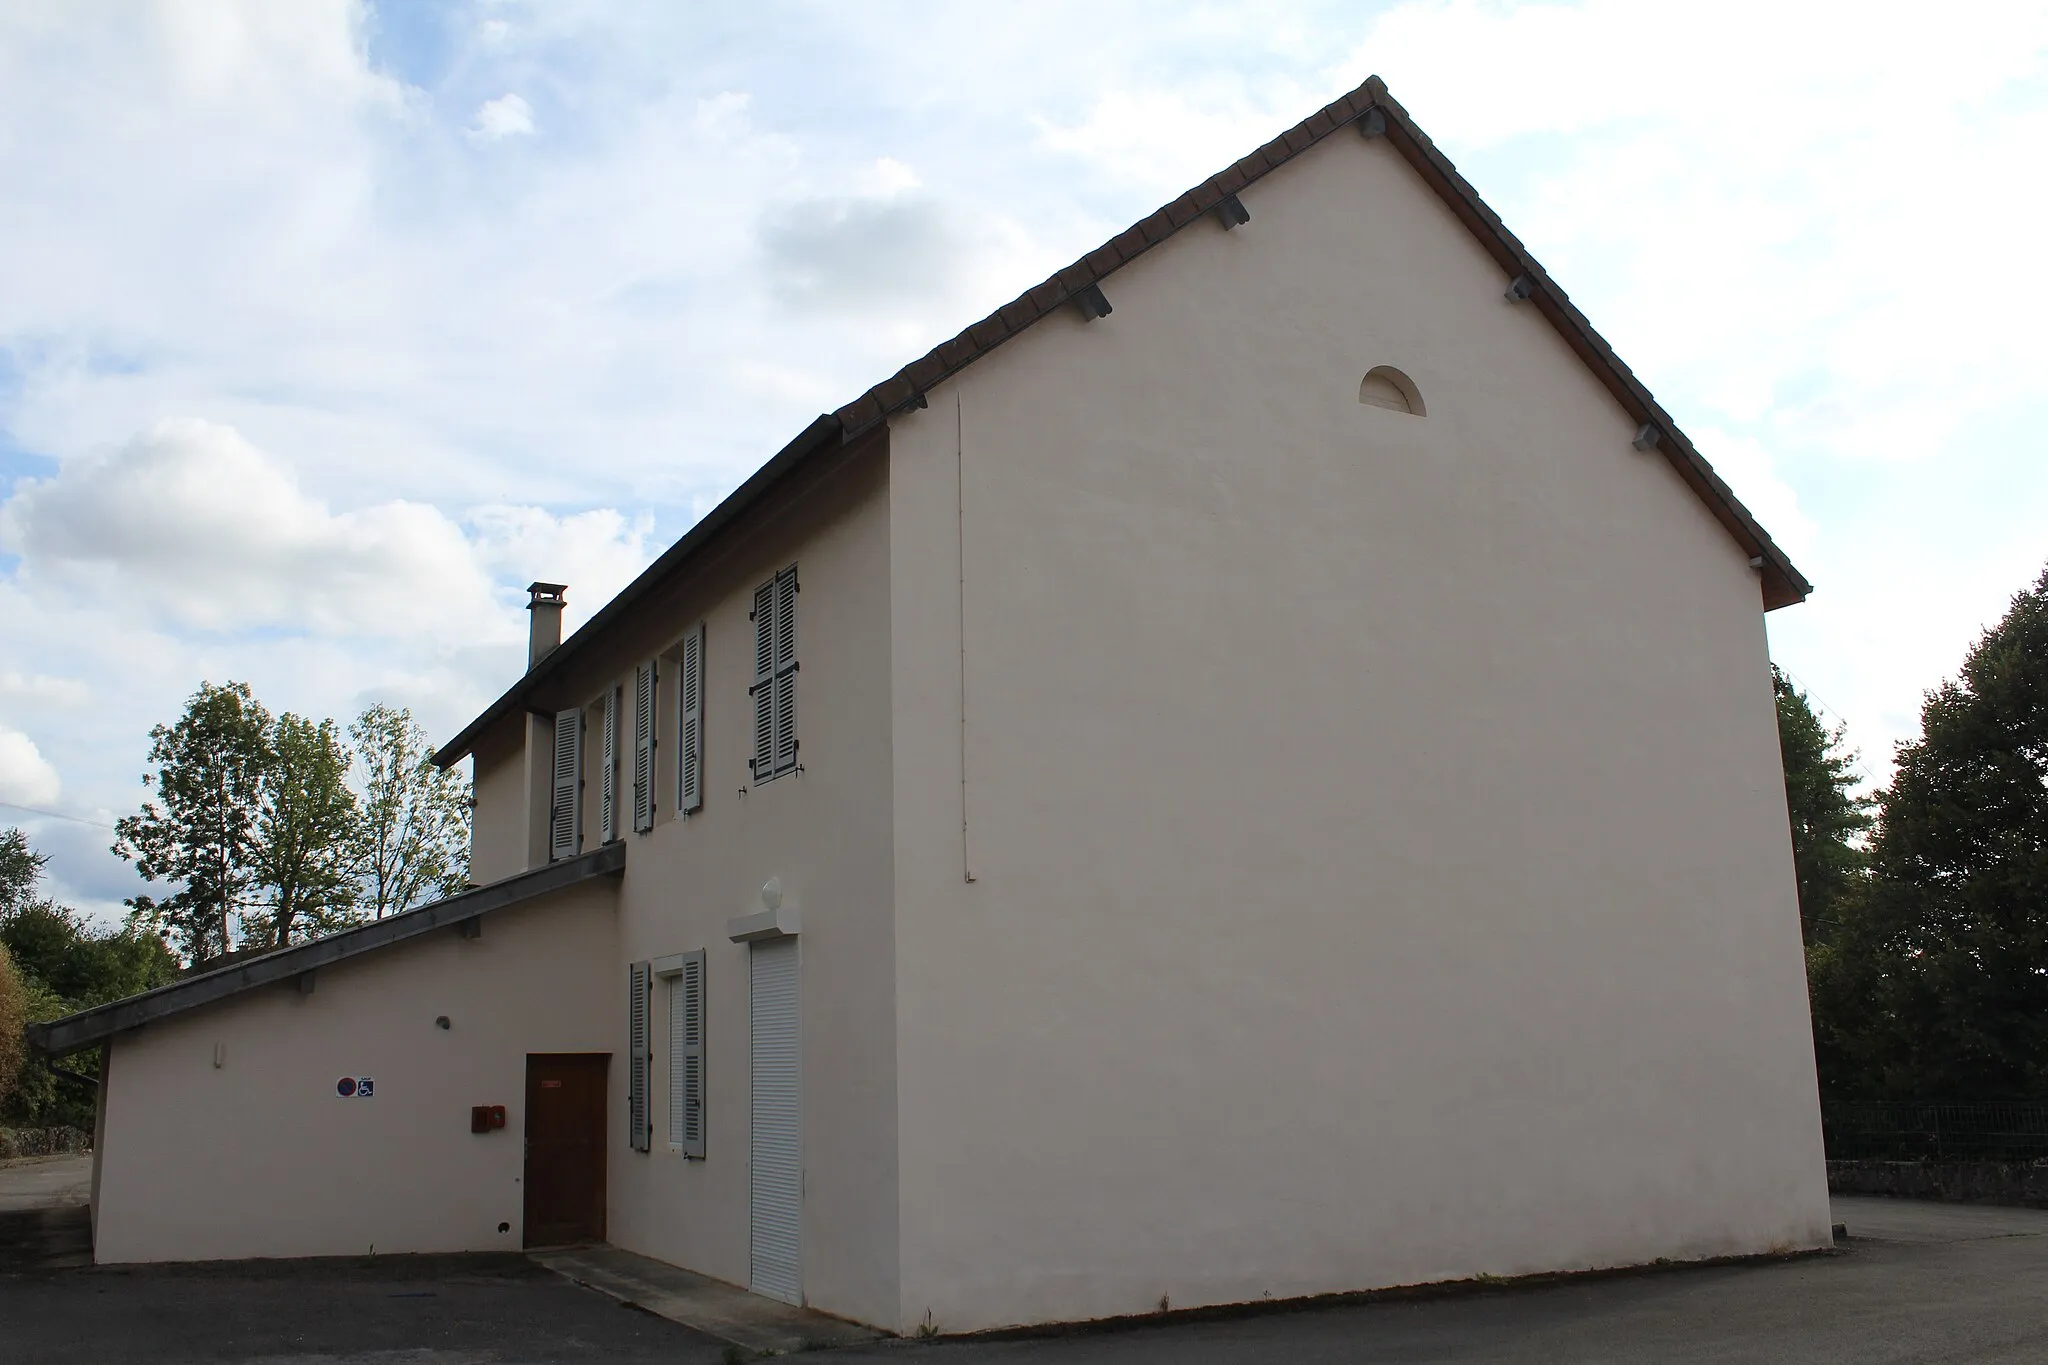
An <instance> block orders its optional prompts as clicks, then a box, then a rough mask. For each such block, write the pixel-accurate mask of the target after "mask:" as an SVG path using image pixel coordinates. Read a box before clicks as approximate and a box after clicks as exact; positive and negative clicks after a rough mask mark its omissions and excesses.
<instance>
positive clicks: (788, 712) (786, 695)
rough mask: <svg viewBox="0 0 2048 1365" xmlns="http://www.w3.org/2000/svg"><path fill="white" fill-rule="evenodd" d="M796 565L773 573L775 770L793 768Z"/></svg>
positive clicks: (794, 739)
mask: <svg viewBox="0 0 2048 1365" xmlns="http://www.w3.org/2000/svg"><path fill="white" fill-rule="evenodd" d="M796 590H797V589H796V565H794V564H792V565H790V566H789V567H788V568H786V569H784V570H783V571H782V572H781V573H779V574H777V575H775V771H776V772H777V773H786V772H789V771H791V770H792V769H794V768H795V767H796Z"/></svg>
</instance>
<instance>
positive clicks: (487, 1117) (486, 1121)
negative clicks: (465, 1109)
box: [469, 1104, 505, 1133]
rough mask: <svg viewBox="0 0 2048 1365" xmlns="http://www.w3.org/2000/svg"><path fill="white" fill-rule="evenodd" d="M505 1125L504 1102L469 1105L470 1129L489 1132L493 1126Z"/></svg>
mask: <svg viewBox="0 0 2048 1365" xmlns="http://www.w3.org/2000/svg"><path fill="white" fill-rule="evenodd" d="M504 1126H505V1106H504V1105H502V1104H472V1105H471V1106H470V1107H469V1131H470V1132H472V1133H488V1132H490V1131H491V1130H492V1129H493V1128H503V1127H504Z"/></svg>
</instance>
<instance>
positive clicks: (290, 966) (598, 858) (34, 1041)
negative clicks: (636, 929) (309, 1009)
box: [28, 843, 626, 1057]
mask: <svg viewBox="0 0 2048 1365" xmlns="http://www.w3.org/2000/svg"><path fill="white" fill-rule="evenodd" d="M625 868H626V846H625V845H624V844H623V843H615V844H606V845H605V846H604V847H603V848H599V849H595V850H593V851H591V852H589V853H585V854H583V855H582V856H580V857H576V858H564V859H563V860H562V861H561V862H558V863H549V864H548V865H547V866H546V867H537V868H535V869H533V870H532V871H531V872H522V873H520V874H519V875H518V876H515V877H507V878H505V879H504V880H502V881H495V882H492V883H491V884H490V885H488V886H478V887H472V888H471V889H470V890H468V891H465V892H463V893H462V894H460V895H457V896H450V897H448V898H447V899H446V900H438V901H435V902H433V903H432V904H430V905H422V906H419V907H418V908H417V909H413V910H406V911H403V912H401V913H399V914H396V915H387V916H385V917H384V918H383V919H380V920H373V921H371V922H370V923H368V924H359V925H357V926H356V927H355V928H353V929H344V930H342V931H341V932H340V933H338V934H329V935H327V936H326V937H325V938H316V939H313V940H311V941H309V942H306V943H299V944H294V945H293V946H292V947H289V948H280V949H278V950H277V951H275V952H270V953H261V954H258V955H256V956H253V957H245V958H239V959H237V960H235V961H233V962H229V963H224V964H223V965H221V966H219V967H216V968H214V969H213V970H211V971H204V972H200V973H198V974H197V975H195V976H188V977H184V978H182V979H180V980H177V981H173V982H172V983H171V984H170V985H168V986H159V987H157V988H156V989H155V990H153V991H144V992H143V993H142V994H141V995H131V996H128V997H127V998H126V999H122V1000H113V1001H109V1002H108V1003H106V1004H104V1005H95V1006H94V1007H93V1008H91V1009H89V1010H80V1011H79V1012H78V1013H77V1014H67V1015H65V1016H64V1017H63V1018H62V1019H52V1020H50V1021H49V1022H48V1023H43V1024H30V1025H29V1026H28V1041H29V1043H30V1045H31V1046H33V1047H35V1048H36V1049H37V1050H38V1051H41V1052H44V1053H47V1054H49V1055H50V1056H53V1057H61V1056H63V1055H64V1054H65V1053H67V1052H76V1051H78V1050H79V1049H80V1048H82V1047H90V1046H91V1045H92V1044H94V1043H97V1042H100V1041H102V1040H104V1039H107V1038H111V1037H112V1036H113V1035H115V1034H116V1033H119V1032H121V1031H122V1030H123V1029H131V1028H137V1027H140V1026H141V1025H143V1024H147V1023H151V1022H153V1021H155V1020H158V1019H167V1018H169V1017H170V1016H172V1015H174V1014H183V1013H185V1011H187V1010H193V1009H197V1008H199V1007H200V1006H201V1005H210V1004H213V1003H214V1002H215V1001H217V1000H226V999H228V998H229V997H231V996H236V995H241V994H243V993H244V992H247V991H253V990H256V989H258V988H259V987H262V986H269V985H274V984H276V983H278V982H282V981H292V980H296V979H298V978H299V977H302V976H304V975H306V973H308V972H312V971H315V970H317V969H319V968H321V967H329V966H332V965H334V964H335V963H337V962H346V961H347V960H348V959H350V958H352V957H361V956H362V955H363V954H364V953H368V952H373V951H375V950H376V949H378V948H388V947H390V946H391V945H392V944H394V943H403V942H404V941H405V940H407V939H413V938H418V937H420V936H421V935H422V934H431V933H433V932H434V931H435V930H437V929H448V928H453V927H455V926H457V925H460V924H462V923H464V922H465V921H467V920H474V919H477V918H479V917H481V916H483V915H487V914H489V913H490V912H491V911H493V910H503V909H505V908H506V907H507V906H511V905H518V904H519V903H520V902H522V901H530V900H533V899H534V898H535V897H538V896H545V895H547V894H548V893H550V892H553V891H560V890H562V889H564V888H565V887H570V886H574V885H576V884H577V883H579V882H586V881H589V880H591V879H592V878H594V877H605V876H617V875H618V874H620V873H622V872H624V871H625Z"/></svg>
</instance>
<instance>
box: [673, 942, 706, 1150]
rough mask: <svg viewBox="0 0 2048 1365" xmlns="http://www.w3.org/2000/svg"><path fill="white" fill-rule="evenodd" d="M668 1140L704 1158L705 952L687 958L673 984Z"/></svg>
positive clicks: (701, 950) (688, 955)
mask: <svg viewBox="0 0 2048 1365" xmlns="http://www.w3.org/2000/svg"><path fill="white" fill-rule="evenodd" d="M668 1068H669V1071H668V1140H669V1141H670V1142H671V1143H673V1144H674V1145H675V1147H676V1148H677V1150H679V1151H680V1152H682V1154H683V1155H684V1156H689V1157H701V1156H703V1155H704V950H703V949H701V948H699V949H698V950H697V951H696V952H694V953H687V954H685V955H684V957H683V962H682V969H681V970H680V971H678V972H677V973H676V974H675V976H673V977H671V978H670V980H669V1054H668Z"/></svg>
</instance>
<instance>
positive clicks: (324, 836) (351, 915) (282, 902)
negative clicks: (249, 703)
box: [242, 711, 361, 948]
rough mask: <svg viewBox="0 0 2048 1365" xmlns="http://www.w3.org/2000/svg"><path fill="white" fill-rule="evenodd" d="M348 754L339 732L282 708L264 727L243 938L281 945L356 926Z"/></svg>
mask: <svg viewBox="0 0 2048 1365" xmlns="http://www.w3.org/2000/svg"><path fill="white" fill-rule="evenodd" d="M349 764H350V757H349V752H348V750H347V748H346V747H345V746H344V745H343V744H342V740H341V732H340V729H339V727H337V726H336V725H335V723H334V722H333V721H331V720H323V721H319V722H317V723H316V722H314V721H310V720H307V719H306V718H305V717H303V716H295V715H293V714H292V713H291V712H289V711H287V712H285V713H284V714H283V715H281V716H279V717H278V718H277V719H276V720H275V721H273V722H271V724H270V725H269V726H268V727H267V732H266V733H265V735H264V743H263V767H262V778H261V783H260V789H261V809H260V814H259V815H258V817H257V821H256V830H255V834H256V838H255V850H254V853H253V856H252V858H251V863H250V873H251V875H250V883H251V886H252V889H253V890H254V892H255V893H256V895H257V896H258V897H259V898H260V903H259V904H258V905H256V906H254V907H252V908H250V909H248V910H245V911H244V912H243V915H242V928H243V938H244V941H245V942H246V943H248V944H250V945H251V946H256V947H263V948H282V947H285V946H287V945H289V944H291V943H292V942H294V941H295V940H302V939H306V938H312V937H315V936H317V935H320V934H325V933H331V932H333V931H334V930H336V929H341V928H345V927H347V926H348V925H350V924H353V923H356V922H357V921H358V920H359V919H360V918H361V916H360V914H359V913H358V912H357V908H356V906H357V900H358V895H359V893H358V887H357V883H356V879H355V876H354V875H353V869H352V868H351V866H350V841H351V839H352V837H353V835H354V830H355V823H356V798H355V793H353V792H351V791H350V790H349V788H348V771H349Z"/></svg>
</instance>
